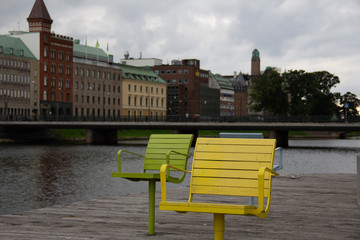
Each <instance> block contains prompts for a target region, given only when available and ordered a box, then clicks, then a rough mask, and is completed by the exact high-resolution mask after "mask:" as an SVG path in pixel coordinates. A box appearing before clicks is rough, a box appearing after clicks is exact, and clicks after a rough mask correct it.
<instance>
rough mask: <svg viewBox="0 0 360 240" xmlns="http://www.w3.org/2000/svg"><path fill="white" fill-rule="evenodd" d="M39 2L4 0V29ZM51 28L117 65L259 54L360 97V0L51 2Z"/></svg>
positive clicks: (207, 65) (221, 60) (236, 67)
mask: <svg viewBox="0 0 360 240" xmlns="http://www.w3.org/2000/svg"><path fill="white" fill-rule="evenodd" d="M34 2H35V0H17V1H12V0H2V2H1V5H2V7H1V8H0V22H1V25H0V34H8V31H11V30H23V31H28V24H27V22H26V18H27V17H28V16H29V13H30V11H31V9H32V7H33V4H34ZM44 2H45V4H46V6H47V9H48V11H49V13H50V16H51V18H52V19H53V20H54V22H53V25H52V31H54V32H55V33H58V34H62V35H66V36H71V37H73V38H74V39H80V41H81V43H82V44H85V39H87V44H88V45H91V46H95V44H96V42H97V41H99V44H100V47H101V48H103V49H104V50H105V51H106V49H107V44H108V43H109V53H111V54H113V55H114V60H115V61H116V62H118V61H119V60H120V59H121V58H123V57H124V52H125V51H129V53H130V57H134V58H138V57H139V56H140V52H141V53H142V57H143V58H160V59H162V60H163V63H165V64H166V63H171V60H174V59H177V60H181V59H185V58H196V59H199V60H200V61H201V68H203V69H208V70H211V71H212V72H213V73H220V74H222V75H232V74H233V73H234V71H236V72H240V71H241V72H243V73H250V61H251V54H252V51H253V50H254V49H255V48H256V49H258V50H259V51H260V58H261V70H262V71H263V70H265V69H266V67H267V66H273V67H278V68H281V69H282V70H283V71H284V70H285V69H286V70H290V69H293V70H299V69H303V70H305V71H307V72H313V71H322V70H325V71H328V72H330V73H332V74H334V75H336V76H338V77H339V78H340V84H339V85H338V86H337V87H336V88H333V91H334V92H341V93H342V94H344V93H346V92H347V91H350V92H352V93H354V94H356V95H357V96H358V97H360V80H359V77H358V76H359V65H360V44H359V43H358V42H359V39H360V36H359V35H360V1H357V0H344V1H336V0H327V1H325V0H271V1H268V0H257V1H246V0H227V1H216V0H206V1H205V0H203V1H201V0H182V1H169V0H155V1H146V0H133V1H125V0H108V1H105V2H104V1H95V0H78V1H70V0H62V1H55V0H44Z"/></svg>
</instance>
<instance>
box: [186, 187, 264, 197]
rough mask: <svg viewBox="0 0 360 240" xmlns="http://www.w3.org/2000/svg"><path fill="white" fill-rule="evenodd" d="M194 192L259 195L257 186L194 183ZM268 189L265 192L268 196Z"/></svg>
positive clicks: (246, 195) (192, 189)
mask: <svg viewBox="0 0 360 240" xmlns="http://www.w3.org/2000/svg"><path fill="white" fill-rule="evenodd" d="M191 191H192V193H193V194H207V195H227V196H243V197H257V196H258V195H259V192H258V189H257V188H247V187H245V188H241V187H224V186H202V185H201V186H200V185H195V186H194V185H193V186H192V187H191ZM267 195H268V191H265V192H264V196H265V197H267Z"/></svg>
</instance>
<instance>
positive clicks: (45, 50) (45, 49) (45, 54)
mask: <svg viewBox="0 0 360 240" xmlns="http://www.w3.org/2000/svg"><path fill="white" fill-rule="evenodd" d="M44 57H47V47H46V48H44Z"/></svg>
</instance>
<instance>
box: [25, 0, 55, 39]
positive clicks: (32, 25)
mask: <svg viewBox="0 0 360 240" xmlns="http://www.w3.org/2000/svg"><path fill="white" fill-rule="evenodd" d="M27 21H28V23H29V32H47V33H50V32H51V24H52V22H53V20H52V19H51V17H50V14H49V12H48V10H47V8H46V6H45V3H44V1H43V0H36V1H35V3H34V6H33V8H32V10H31V12H30V15H29V17H28V18H27Z"/></svg>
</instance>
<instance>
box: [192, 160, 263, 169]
mask: <svg viewBox="0 0 360 240" xmlns="http://www.w3.org/2000/svg"><path fill="white" fill-rule="evenodd" d="M260 167H270V162H245V161H244V162H239V161H236V162H235V161H201V160H198V161H196V162H194V168H195V169H197V168H215V169H234V170H235V169H243V170H245V169H247V170H258V169H259V168H260Z"/></svg>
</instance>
